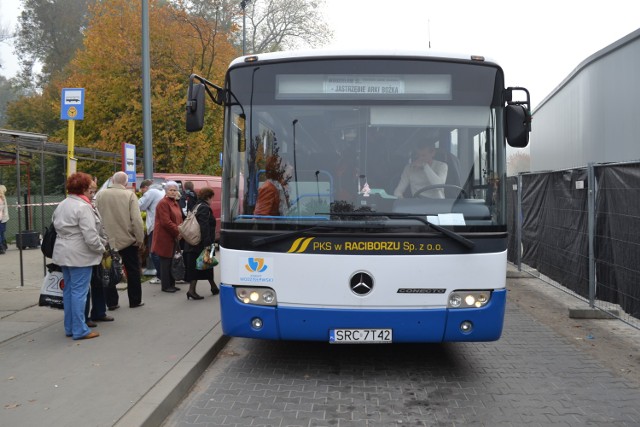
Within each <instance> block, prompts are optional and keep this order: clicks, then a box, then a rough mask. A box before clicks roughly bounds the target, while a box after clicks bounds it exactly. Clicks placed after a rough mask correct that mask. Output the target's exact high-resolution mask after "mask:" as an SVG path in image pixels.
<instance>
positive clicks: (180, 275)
mask: <svg viewBox="0 0 640 427" xmlns="http://www.w3.org/2000/svg"><path fill="white" fill-rule="evenodd" d="M171 274H173V278H174V279H175V280H184V259H182V252H181V251H180V250H179V249H178V250H176V251H175V252H174V254H173V260H172V261H171Z"/></svg>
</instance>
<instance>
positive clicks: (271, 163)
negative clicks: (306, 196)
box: [253, 154, 291, 216]
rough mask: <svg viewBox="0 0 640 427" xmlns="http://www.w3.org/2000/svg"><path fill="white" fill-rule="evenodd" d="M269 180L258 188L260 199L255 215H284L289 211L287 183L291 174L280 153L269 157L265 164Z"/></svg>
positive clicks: (257, 202)
mask: <svg viewBox="0 0 640 427" xmlns="http://www.w3.org/2000/svg"><path fill="white" fill-rule="evenodd" d="M265 176H266V177H267V180H266V181H265V182H264V183H263V184H262V185H261V186H260V188H259V189H258V200H257V201H256V207H255V209H254V211H253V213H254V215H268V216H284V215H286V214H287V212H289V207H290V206H289V192H288V191H287V183H288V182H289V180H290V179H291V176H290V175H288V174H287V173H286V168H285V165H283V164H282V160H281V159H280V157H279V156H278V155H275V154H273V155H271V156H269V157H267V162H266V165H265Z"/></svg>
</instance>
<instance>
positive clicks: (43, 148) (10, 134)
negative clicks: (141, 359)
mask: <svg viewBox="0 0 640 427" xmlns="http://www.w3.org/2000/svg"><path fill="white" fill-rule="evenodd" d="M48 139H49V138H48V136H47V135H45V134H41V133H32V132H22V131H16V130H10V129H0V146H15V155H14V154H13V153H9V152H7V151H4V152H3V157H5V158H6V157H8V155H9V156H10V157H11V158H12V159H13V160H12V161H11V162H9V163H8V165H15V167H16V198H17V204H16V206H17V208H18V228H19V229H18V232H19V235H20V236H22V232H23V231H25V230H23V229H22V225H21V224H22V209H25V208H31V207H33V206H40V209H41V211H42V215H41V222H42V224H41V229H42V230H44V227H45V223H44V203H39V204H37V205H32V204H31V203H30V201H29V200H28V201H27V202H25V203H21V201H20V195H21V194H22V188H21V186H20V176H21V175H20V166H21V165H25V164H26V162H24V161H22V160H21V159H20V152H21V151H24V152H27V153H34V154H39V155H40V180H41V183H44V155H45V154H48V155H54V156H60V157H67V144H62V143H57V142H50V141H49V140H48ZM74 156H75V157H76V158H77V159H79V160H90V161H95V162H106V163H115V164H120V163H121V159H122V156H121V155H120V153H112V152H110V151H101V150H96V149H93V148H86V147H75V148H74ZM26 157H29V158H33V155H28V156H26ZM27 171H28V173H29V165H28V164H27ZM28 180H29V183H28V187H29V188H28V189H27V191H28V194H29V198H30V194H31V188H30V186H31V177H30V175H29V178H28ZM40 191H41V196H42V200H43V201H44V185H40ZM17 243H21V242H17ZM17 246H18V248H19V250H20V286H21V287H22V286H24V268H23V258H22V251H23V245H22V244H17ZM42 267H43V272H44V274H45V275H46V272H47V270H46V258H45V257H44V255H43V256H42Z"/></svg>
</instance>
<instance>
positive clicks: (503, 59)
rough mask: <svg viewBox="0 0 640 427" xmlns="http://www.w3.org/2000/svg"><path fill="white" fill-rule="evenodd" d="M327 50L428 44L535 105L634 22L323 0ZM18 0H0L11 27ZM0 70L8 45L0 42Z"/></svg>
mask: <svg viewBox="0 0 640 427" xmlns="http://www.w3.org/2000/svg"><path fill="white" fill-rule="evenodd" d="M325 1H326V6H325V14H326V20H327V22H328V24H329V26H330V27H331V28H332V29H333V31H334V41H333V43H331V45H330V46H327V47H335V48H366V49H373V48H384V49H398V48H408V49H429V42H431V49H432V50H434V51H439V52H456V53H468V54H477V55H483V56H485V57H488V58H491V59H494V60H495V61H497V62H498V63H499V64H500V65H501V66H502V68H503V69H504V72H505V78H506V83H507V85H509V86H524V87H526V88H528V89H529V91H530V92H531V98H532V103H533V106H534V107H535V106H536V105H537V104H538V103H539V102H540V101H542V99H544V97H545V96H547V95H548V94H549V93H550V92H551V91H552V90H553V89H554V88H555V87H556V86H557V85H558V84H560V82H562V80H563V79H564V78H565V77H566V76H567V75H568V74H570V73H571V71H573V69H574V68H576V67H577V66H578V65H579V64H580V63H581V62H582V61H583V60H585V59H586V58H588V57H589V56H591V55H592V54H594V53H596V52H597V51H599V50H600V49H602V48H604V47H606V46H608V45H610V44H611V43H613V42H615V41H616V40H619V39H621V38H622V37H624V36H626V35H627V34H629V33H631V32H633V31H635V30H636V29H638V28H640V19H638V13H637V11H636V7H637V6H636V2H635V1H632V0H607V1H593V0H582V1H580V0H535V1H517V0H516V1H514V0H485V1H479V0H438V1H435V0H325ZM19 6H20V1H19V0H0V17H1V18H0V22H1V23H2V25H3V26H5V27H7V26H8V27H10V28H13V27H14V26H15V22H16V16H17V15H18V7H19ZM0 54H1V60H2V64H3V69H2V73H3V74H4V75H5V76H13V75H15V73H16V71H17V63H16V60H15V58H14V57H13V56H12V48H11V47H9V46H2V45H1V44H0Z"/></svg>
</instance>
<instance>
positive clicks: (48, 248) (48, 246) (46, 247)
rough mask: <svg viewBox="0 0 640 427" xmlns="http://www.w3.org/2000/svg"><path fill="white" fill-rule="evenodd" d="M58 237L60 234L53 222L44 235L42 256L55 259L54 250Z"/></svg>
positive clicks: (41, 248) (46, 228) (41, 247)
mask: <svg viewBox="0 0 640 427" xmlns="http://www.w3.org/2000/svg"><path fill="white" fill-rule="evenodd" d="M57 237H58V233H57V232H56V228H55V227H54V226H53V222H52V223H51V225H50V226H48V227H45V229H44V234H43V235H42V244H41V245H40V250H41V251H42V254H43V255H44V256H46V257H47V258H53V248H54V247H55V246H56V238H57Z"/></svg>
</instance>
